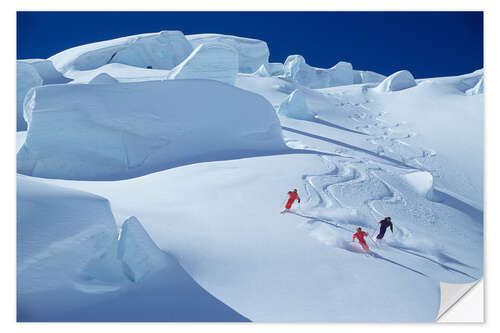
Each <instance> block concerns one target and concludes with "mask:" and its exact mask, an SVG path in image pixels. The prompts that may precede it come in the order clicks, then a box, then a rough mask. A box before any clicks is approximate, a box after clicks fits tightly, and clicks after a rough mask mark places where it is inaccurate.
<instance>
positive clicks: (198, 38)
mask: <svg viewBox="0 0 500 333" xmlns="http://www.w3.org/2000/svg"><path fill="white" fill-rule="evenodd" d="M186 38H187V39H188V40H189V42H190V43H191V45H192V46H193V48H196V47H198V46H199V45H201V44H205V43H210V42H217V43H222V44H226V45H228V46H230V47H232V48H234V49H236V50H237V51H238V64H239V72H241V73H253V72H255V71H256V70H257V69H259V67H260V66H261V65H262V64H266V63H268V62H269V48H268V47H267V43H266V42H264V41H261V40H258V39H252V38H242V37H237V36H229V35H221V34H197V35H187V36H186Z"/></svg>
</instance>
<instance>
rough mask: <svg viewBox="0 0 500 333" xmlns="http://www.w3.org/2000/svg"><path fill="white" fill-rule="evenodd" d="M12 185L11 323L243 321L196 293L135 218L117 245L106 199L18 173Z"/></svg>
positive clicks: (195, 286)
mask: <svg viewBox="0 0 500 333" xmlns="http://www.w3.org/2000/svg"><path fill="white" fill-rule="evenodd" d="M17 185H18V193H17V206H18V212H19V213H18V216H17V229H18V231H17V276H18V279H17V283H18V293H17V299H18V304H17V308H18V314H17V317H18V320H20V321H103V320H104V321H112V320H113V319H115V320H120V321H124V320H128V321H162V320H165V319H166V318H169V320H173V321H216V320H227V321H246V318H244V317H242V316H241V315H239V314H237V313H235V312H234V311H232V310H231V309H229V308H228V307H227V306H225V305H224V304H223V303H221V302H220V301H218V300H216V299H215V298H213V297H212V296H211V295H210V294H208V293H207V292H206V291H205V290H203V289H202V288H200V286H199V285H198V284H197V283H196V282H194V281H193V280H192V279H191V278H190V277H189V275H187V274H186V272H185V271H184V270H183V269H182V268H181V267H180V266H179V264H178V263H177V262H176V260H175V259H173V258H172V257H171V256H170V255H168V254H166V253H165V252H163V251H161V250H160V249H159V248H158V247H157V246H156V245H155V244H154V243H153V241H152V240H151V239H150V238H149V236H148V235H147V233H146V232H145V231H144V229H143V227H142V225H141V224H140V222H139V221H138V220H137V219H136V218H135V217H131V218H129V219H127V220H126V221H125V222H124V223H123V228H122V232H121V237H120V239H119V240H118V230H117V226H116V224H115V220H114V217H113V214H112V212H111V209H110V205H109V202H108V200H106V199H105V198H102V197H99V196H96V195H93V194H90V193H86V192H81V191H76V190H73V189H67V188H62V187H58V186H53V185H47V184H44V183H42V182H40V181H37V180H34V179H32V178H29V177H25V176H18V178H17ZM144 281H147V282H145V283H144V284H142V283H139V282H144ZM151 281H156V283H151ZM159 281H162V283H161V284H160V283H158V282H159ZM148 282H149V283H148ZM152 286H155V287H152ZM131 295H135V297H131ZM173 296H175V298H172V297H173ZM141 298H142V299H143V300H144V301H145V302H143V303H141V302H138V300H139V299H141ZM183 299H186V300H188V301H183ZM165 312H167V315H165Z"/></svg>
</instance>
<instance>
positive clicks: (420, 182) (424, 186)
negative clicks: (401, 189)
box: [402, 171, 434, 199]
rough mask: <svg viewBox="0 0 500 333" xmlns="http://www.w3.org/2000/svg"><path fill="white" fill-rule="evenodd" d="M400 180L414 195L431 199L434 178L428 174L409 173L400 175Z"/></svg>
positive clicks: (419, 172) (422, 172)
mask: <svg viewBox="0 0 500 333" xmlns="http://www.w3.org/2000/svg"><path fill="white" fill-rule="evenodd" d="M402 178H403V180H404V181H405V182H406V183H407V184H408V185H409V186H410V187H411V188H412V189H413V190H414V191H415V192H416V193H418V194H419V195H421V196H423V197H425V198H427V199H432V192H433V191H434V188H433V184H434V178H433V176H432V174H431V173H430V172H427V171H416V172H410V173H407V174H404V175H402Z"/></svg>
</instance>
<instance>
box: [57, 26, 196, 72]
mask: <svg viewBox="0 0 500 333" xmlns="http://www.w3.org/2000/svg"><path fill="white" fill-rule="evenodd" d="M192 50H193V48H192V46H191V44H190V43H189V42H188V41H187V39H186V37H185V36H184V34H183V33H182V32H180V31H161V32H158V33H149V34H141V35H134V36H128V37H121V38H116V39H112V40H108V41H102V42H97V43H92V44H86V45H81V46H77V47H74V48H71V49H68V50H64V51H62V52H60V53H57V54H55V55H53V56H52V57H50V58H49V60H51V61H52V63H53V64H54V66H55V68H56V69H57V70H58V71H60V72H63V73H66V72H68V71H74V70H91V69H95V68H98V67H101V66H103V65H106V64H109V63H120V64H125V65H131V66H136V67H142V68H146V67H148V66H151V67H152V68H153V69H172V68H173V67H175V66H176V65H178V64H179V63H180V62H181V61H182V60H184V59H185V58H186V57H187V56H188V55H189V54H190V53H191V51H192Z"/></svg>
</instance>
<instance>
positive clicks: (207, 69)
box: [168, 42, 238, 84]
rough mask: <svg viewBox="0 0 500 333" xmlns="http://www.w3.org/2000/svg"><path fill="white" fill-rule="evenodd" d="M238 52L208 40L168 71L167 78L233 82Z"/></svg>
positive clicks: (236, 71) (236, 68)
mask: <svg viewBox="0 0 500 333" xmlns="http://www.w3.org/2000/svg"><path fill="white" fill-rule="evenodd" d="M237 73H238V52H237V51H236V50H235V49H234V48H233V47H231V46H228V45H226V44H222V43H214V42H208V43H203V44H201V45H199V46H198V47H196V49H195V50H194V51H193V52H192V53H191V54H190V55H189V57H187V58H186V59H185V60H184V61H183V62H182V63H180V64H179V65H177V66H176V67H175V68H174V69H172V71H171V72H170V73H169V76H168V78H169V79H172V80H173V79H208V80H217V81H221V82H225V83H227V84H234V82H235V80H236V74H237Z"/></svg>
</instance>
